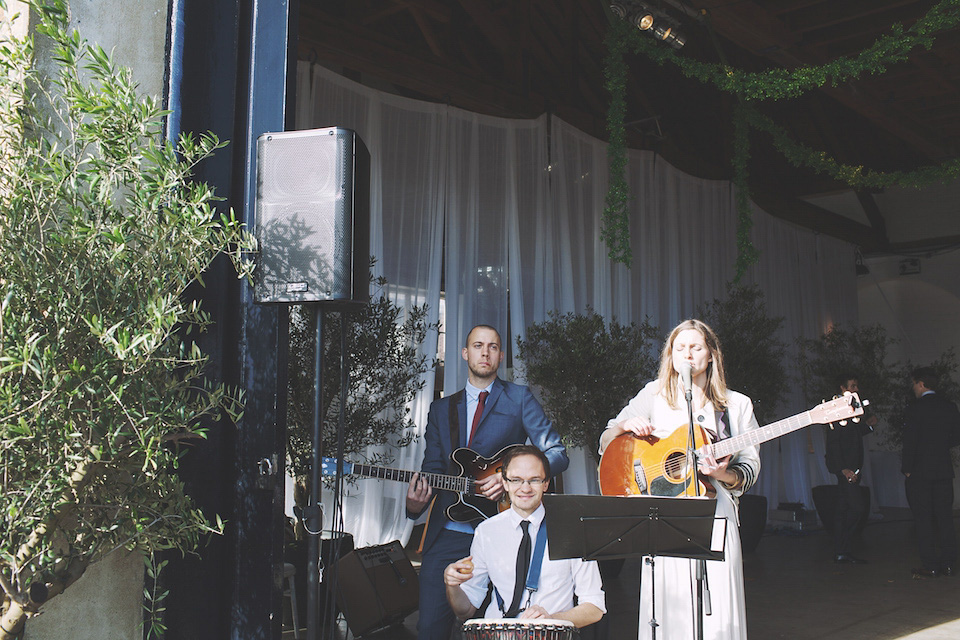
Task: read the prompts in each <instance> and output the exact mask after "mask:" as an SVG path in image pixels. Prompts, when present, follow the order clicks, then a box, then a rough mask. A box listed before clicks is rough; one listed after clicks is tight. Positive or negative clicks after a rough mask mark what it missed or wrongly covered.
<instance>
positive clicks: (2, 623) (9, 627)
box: [0, 600, 27, 640]
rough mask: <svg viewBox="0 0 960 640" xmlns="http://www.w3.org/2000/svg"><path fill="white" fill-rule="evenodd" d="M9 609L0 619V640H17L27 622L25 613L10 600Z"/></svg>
mask: <svg viewBox="0 0 960 640" xmlns="http://www.w3.org/2000/svg"><path fill="white" fill-rule="evenodd" d="M9 602H10V607H9V608H8V609H7V610H6V611H4V612H3V616H2V617H0V640H17V638H19V637H20V633H21V632H22V631H23V625H24V623H25V622H26V621H27V612H26V611H24V610H23V607H21V606H20V605H19V604H18V603H17V602H15V601H13V600H10V601H9Z"/></svg>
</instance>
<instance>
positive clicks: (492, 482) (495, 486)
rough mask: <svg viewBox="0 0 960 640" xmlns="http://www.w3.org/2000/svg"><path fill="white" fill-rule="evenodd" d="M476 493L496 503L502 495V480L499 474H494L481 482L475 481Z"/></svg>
mask: <svg viewBox="0 0 960 640" xmlns="http://www.w3.org/2000/svg"><path fill="white" fill-rule="evenodd" d="M477 493H479V494H481V495H482V496H483V497H484V498H488V499H490V500H493V501H494V502H496V501H497V500H499V499H500V496H502V495H503V493H504V489H503V478H502V477H501V476H500V474H499V473H494V474H491V475H489V476H487V477H486V478H483V479H482V480H477Z"/></svg>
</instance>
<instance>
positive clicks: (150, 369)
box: [0, 0, 252, 640]
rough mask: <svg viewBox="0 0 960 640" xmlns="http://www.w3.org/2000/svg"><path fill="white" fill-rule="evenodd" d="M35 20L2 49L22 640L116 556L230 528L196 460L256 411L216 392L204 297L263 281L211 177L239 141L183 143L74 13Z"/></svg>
mask: <svg viewBox="0 0 960 640" xmlns="http://www.w3.org/2000/svg"><path fill="white" fill-rule="evenodd" d="M0 2H2V0H0ZM0 6H2V4H0ZM4 8H5V7H4ZM33 14H34V15H33V19H34V20H35V21H36V24H35V26H34V28H33V32H32V34H31V35H28V36H26V37H24V38H15V37H14V36H11V35H9V34H10V33H11V31H10V29H9V28H8V27H9V25H4V27H5V28H4V30H3V33H4V34H6V35H4V36H3V37H4V41H3V42H2V43H0V153H2V156H3V162H2V163H0V256H2V259H0V495H2V502H0V588H2V594H3V600H2V610H0V639H3V640H6V639H12V638H14V637H17V636H18V634H19V633H20V632H21V630H22V629H23V626H24V624H25V623H26V620H27V618H28V617H29V616H30V615H33V614H35V613H36V612H37V611H38V610H39V607H40V605H41V604H42V603H43V602H44V601H46V600H48V599H49V598H51V597H53V596H55V595H57V594H58V593H60V592H62V591H63V590H64V589H66V588H68V587H69V586H70V585H71V584H73V583H74V582H75V581H76V580H77V579H78V578H79V577H80V576H81V575H82V574H83V573H84V571H85V570H86V568H87V567H88V566H89V565H90V564H91V563H93V562H96V561H97V560H98V559H100V558H103V557H104V556H105V555H106V554H108V553H110V552H111V551H113V550H116V549H121V548H126V549H139V550H142V551H144V552H152V551H154V550H159V549H180V550H182V551H191V550H194V549H195V548H196V547H197V545H198V544H200V543H201V541H202V540H203V539H204V537H205V536H206V535H208V534H209V533H211V532H217V531H219V530H220V529H221V523H220V521H219V519H218V518H217V519H214V518H213V517H210V518H208V517H207V516H205V515H204V514H203V513H201V512H200V511H199V510H198V509H197V508H196V507H195V505H194V503H193V502H192V501H191V499H190V497H189V496H188V495H186V494H185V492H184V487H183V484H182V482H181V481H180V480H179V479H178V478H177V465H178V460H179V459H180V456H181V455H183V454H184V452H185V450H186V448H187V446H186V445H188V444H189V442H190V441H191V440H194V439H197V438H202V437H203V436H204V433H205V430H206V429H208V428H209V427H210V426H211V425H213V424H214V423H215V422H216V421H217V420H219V419H220V418H221V416H226V417H229V418H233V419H237V417H238V416H239V412H240V411H241V404H240V401H241V398H240V397H239V395H238V394H237V393H236V392H233V391H230V390H228V389H225V388H223V387H222V386H219V385H216V384H212V383H210V382H208V381H207V380H206V379H205V377H204V374H203V371H204V365H205V363H206V356H205V355H204V354H203V353H201V351H200V349H199V348H198V346H197V344H196V343H195V342H194V340H195V338H196V336H197V334H198V333H199V332H201V331H203V330H204V328H205V327H207V326H208V325H209V323H210V320H209V318H208V316H207V315H206V314H205V313H204V312H203V310H202V308H201V306H200V304H199V303H198V302H195V301H190V300H189V299H187V298H186V297H185V295H184V292H185V290H186V288H187V287H188V286H190V285H191V284H192V283H195V282H197V281H199V280H200V278H201V275H202V274H203V272H204V270H205V269H206V268H207V267H208V265H210V263H211V261H213V260H214V259H215V258H216V257H217V256H218V255H220V254H221V253H223V252H225V251H229V252H230V253H231V255H232V256H233V258H234V259H235V262H236V264H238V265H239V266H240V269H241V272H245V270H247V267H246V266H245V265H244V264H243V262H242V261H241V260H240V252H241V251H244V250H246V249H248V248H252V241H251V239H250V237H249V236H248V235H247V234H246V233H245V232H244V231H243V229H242V225H241V224H240V223H239V222H237V220H235V219H234V217H233V216H232V214H228V213H223V212H219V211H217V209H216V208H215V206H214V205H215V200H216V198H215V197H214V194H213V192H212V191H211V189H210V188H209V187H207V186H206V185H204V184H198V183H196V182H194V181H193V180H192V179H191V175H192V172H193V171H194V169H195V167H196V165H197V163H199V162H201V161H202V160H204V159H205V158H207V157H208V156H210V154H212V153H213V152H214V151H215V150H216V149H217V148H219V147H220V146H222V145H221V143H220V142H219V141H218V140H217V139H216V138H214V137H212V136H198V137H197V136H189V135H185V136H183V137H181V138H180V140H179V141H178V143H176V144H172V143H170V142H168V141H167V140H166V139H165V138H164V135H163V121H164V117H165V113H164V112H163V111H162V110H161V109H160V108H159V107H158V104H157V102H156V100H155V99H152V98H148V97H147V98H145V97H143V96H141V95H139V94H138V91H137V87H136V85H135V83H134V82H133V80H132V77H131V73H130V71H129V70H128V69H124V68H119V67H117V66H116V65H114V64H113V62H112V61H111V59H110V56H109V55H108V54H107V53H105V52H104V51H103V50H102V49H101V48H100V47H98V46H95V45H91V44H89V43H87V42H85V41H84V40H83V39H81V38H80V36H79V35H78V34H77V33H76V32H68V30H67V19H66V10H65V6H64V3H63V2H62V0H48V1H47V2H46V3H45V5H44V6H41V5H39V4H36V5H34V6H33ZM4 15H5V18H4V20H8V18H7V17H6V12H5V11H4ZM41 41H42V43H43V46H42V47H41V46H39V44H38V43H39V42H41ZM41 49H42V50H43V51H48V52H49V59H47V60H46V61H45V62H44V64H42V65H40V64H37V59H38V51H40V50H41ZM211 520H212V522H211Z"/></svg>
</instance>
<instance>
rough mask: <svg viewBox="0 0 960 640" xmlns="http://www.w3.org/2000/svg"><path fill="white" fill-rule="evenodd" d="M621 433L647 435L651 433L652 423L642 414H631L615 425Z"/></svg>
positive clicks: (638, 435)
mask: <svg viewBox="0 0 960 640" xmlns="http://www.w3.org/2000/svg"><path fill="white" fill-rule="evenodd" d="M616 428H617V429H620V431H622V432H623V433H627V432H629V433H632V434H633V435H635V436H637V437H641V438H642V437H643V436H648V435H650V434H651V433H653V425H652V424H651V423H650V421H649V420H647V419H646V418H645V417H643V416H633V417H632V418H627V419H626V420H624V421H623V422H621V423H619V424H618V425H616Z"/></svg>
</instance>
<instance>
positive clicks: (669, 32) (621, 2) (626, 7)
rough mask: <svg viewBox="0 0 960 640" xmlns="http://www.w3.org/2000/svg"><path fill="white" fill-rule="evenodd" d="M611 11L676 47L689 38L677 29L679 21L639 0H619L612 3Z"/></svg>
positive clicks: (679, 46)
mask: <svg viewBox="0 0 960 640" xmlns="http://www.w3.org/2000/svg"><path fill="white" fill-rule="evenodd" d="M610 11H611V12H612V13H613V14H614V15H616V16H617V17H618V18H620V19H622V20H624V21H625V22H627V23H628V24H632V25H633V26H635V27H636V28H637V29H639V30H640V31H643V32H645V33H649V34H650V35H652V36H653V37H655V38H656V39H657V40H662V41H663V42H666V43H667V44H669V45H670V46H671V47H673V48H674V49H679V48H681V47H683V45H684V44H686V42H687V39H686V38H685V37H684V36H683V35H682V34H680V33H679V32H678V31H677V21H676V20H674V19H673V18H671V17H669V16H667V15H666V14H664V13H661V12H659V11H654V10H653V9H651V8H649V7H648V6H647V5H646V4H644V3H642V2H638V1H637V0H617V2H613V3H611V4H610Z"/></svg>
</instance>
